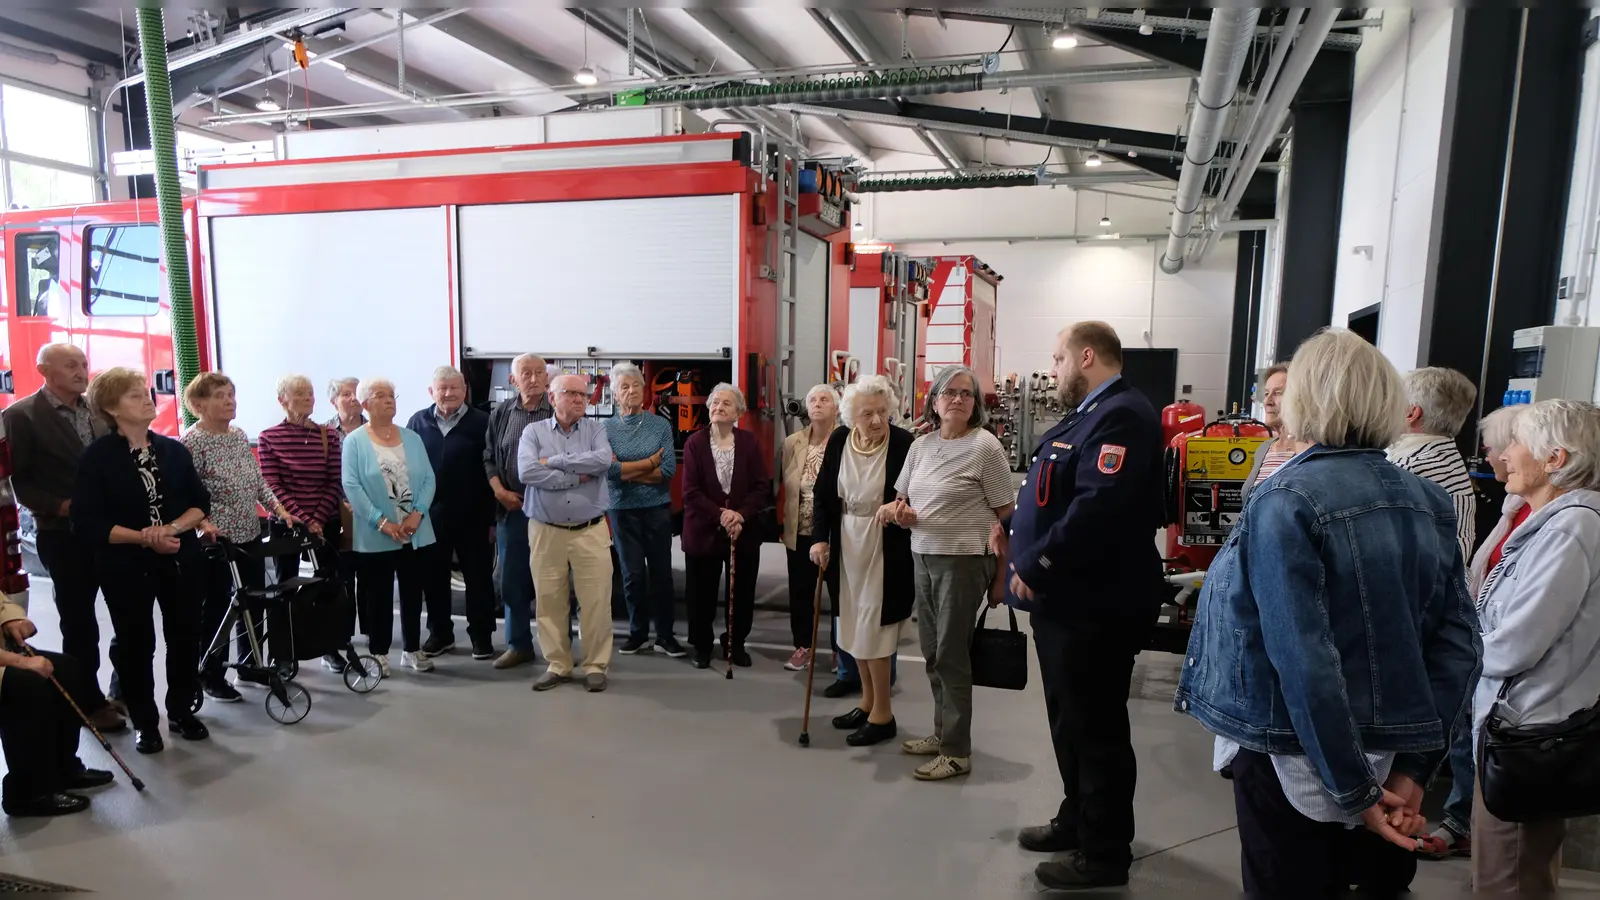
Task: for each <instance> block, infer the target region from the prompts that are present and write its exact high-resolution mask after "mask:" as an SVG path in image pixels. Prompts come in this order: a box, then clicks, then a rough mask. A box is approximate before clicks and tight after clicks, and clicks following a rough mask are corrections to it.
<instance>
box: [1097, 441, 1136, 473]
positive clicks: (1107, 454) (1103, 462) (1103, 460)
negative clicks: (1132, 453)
mask: <svg viewBox="0 0 1600 900" xmlns="http://www.w3.org/2000/svg"><path fill="white" fill-rule="evenodd" d="M1127 457H1128V448H1127V447H1124V446H1122V445H1120V444H1101V445H1100V453H1099V455H1098V457H1097V458H1098V459H1099V461H1100V471H1101V472H1102V473H1104V474H1106V475H1115V474H1117V473H1118V472H1120V471H1122V461H1123V460H1124V459H1126V458H1127Z"/></svg>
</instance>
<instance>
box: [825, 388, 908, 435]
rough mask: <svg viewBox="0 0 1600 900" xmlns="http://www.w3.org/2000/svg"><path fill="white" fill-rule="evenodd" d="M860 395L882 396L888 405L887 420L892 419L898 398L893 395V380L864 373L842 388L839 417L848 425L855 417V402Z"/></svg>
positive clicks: (898, 401)
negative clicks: (853, 382)
mask: <svg viewBox="0 0 1600 900" xmlns="http://www.w3.org/2000/svg"><path fill="white" fill-rule="evenodd" d="M862 397H882V398H884V401H885V402H887V403H888V405H889V421H891V422H892V421H894V415H895V411H896V410H897V409H899V406H900V398H898V397H896V396H895V392H894V382H892V381H890V380H889V376H887V375H865V376H862V377H861V378H859V379H857V380H856V383H855V384H852V385H850V386H849V387H847V388H845V389H844V399H843V400H841V401H840V402H839V419H840V421H842V422H844V424H845V425H846V426H847V427H848V426H850V425H852V424H854V423H853V420H854V419H855V417H856V403H857V401H859V400H860V399H861V398H862Z"/></svg>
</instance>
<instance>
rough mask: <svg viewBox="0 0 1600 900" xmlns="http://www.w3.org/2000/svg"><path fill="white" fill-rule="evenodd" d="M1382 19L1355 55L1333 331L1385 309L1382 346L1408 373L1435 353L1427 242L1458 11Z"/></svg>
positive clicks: (1394, 13)
mask: <svg viewBox="0 0 1600 900" xmlns="http://www.w3.org/2000/svg"><path fill="white" fill-rule="evenodd" d="M1383 20H1384V21H1383V27H1382V28H1377V29H1367V30H1366V31H1363V32H1362V45H1361V49H1360V50H1358V51H1357V52H1356V71H1355V95H1354V98H1353V102H1352V105H1351V114H1350V144H1349V149H1348V155H1347V157H1346V160H1345V176H1344V200H1343V206H1342V210H1341V218H1340V223H1339V263H1338V273H1337V276H1336V280H1335V283H1334V299H1333V318H1332V321H1331V324H1334V325H1344V324H1345V323H1346V322H1347V321H1348V318H1349V315H1350V313H1352V312H1356V311H1358V310H1361V309H1364V308H1366V307H1368V306H1371V305H1372V304H1374V303H1378V302H1380V301H1381V302H1382V303H1383V309H1382V312H1381V314H1380V316H1379V335H1378V347H1379V349H1381V350H1383V352H1384V354H1385V355H1386V356H1388V357H1389V360H1390V361H1391V362H1393V363H1394V364H1395V366H1397V367H1398V368H1400V369H1401V370H1406V369H1411V368H1415V367H1416V366H1417V364H1418V362H1419V361H1420V360H1421V359H1422V358H1423V357H1424V356H1425V354H1426V347H1425V344H1424V336H1423V334H1422V322H1423V321H1425V320H1426V319H1427V317H1428V310H1427V309H1426V308H1425V307H1426V303H1427V300H1426V298H1425V297H1424V289H1425V280H1426V278H1427V273H1428V272H1429V271H1430V269H1431V267H1432V264H1433V261H1432V260H1431V259H1430V258H1429V255H1428V243H1429V236H1430V234H1431V233H1432V231H1433V221H1432V219H1433V210H1434V187H1435V171H1436V169H1437V166H1438V162H1439V141H1440V137H1441V130H1442V127H1443V117H1444V103H1445V87H1446V82H1447V80H1448V72H1449V63H1450V38H1451V30H1452V27H1453V25H1454V23H1455V21H1456V13H1455V12H1454V11H1453V10H1448V9H1439V10H1432V9H1419V10H1405V9H1396V8H1391V9H1388V10H1385V11H1384V15H1383ZM1358 247H1370V248H1371V257H1370V258H1369V257H1368V256H1367V255H1366V254H1365V253H1361V252H1357V250H1356V248H1358Z"/></svg>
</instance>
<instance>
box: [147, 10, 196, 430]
mask: <svg viewBox="0 0 1600 900" xmlns="http://www.w3.org/2000/svg"><path fill="white" fill-rule="evenodd" d="M139 49H140V52H141V53H142V55H143V58H144V100H145V109H146V110H147V112H148V114H149V118H150V145H151V148H152V149H153V150H154V151H155V164H156V203H157V205H158V206H159V208H160V212H161V246H162V250H163V252H162V262H164V263H166V266H167V297H168V299H169V301H170V303H171V306H172V350H173V355H174V356H175V357H177V366H178V372H177V389H178V392H179V394H180V395H181V394H182V392H183V389H184V388H185V387H187V386H188V384H189V382H190V381H191V380H193V379H194V377H195V376H196V375H198V374H200V343H199V340H198V339H197V338H196V336H195V330H194V292H193V291H192V290H191V289H190V288H189V253H188V248H187V245H186V243H185V241H184V237H183V194H182V192H181V191H180V190H179V188H178V146H177V136H176V135H175V134H174V132H173V128H172V83H171V81H170V80H169V79H168V73H167V28H166V22H165V16H164V15H163V14H162V12H161V9H160V8H159V7H150V6H142V7H140V9H139ZM178 408H179V409H180V410H181V411H182V415H183V424H184V425H185V426H188V425H193V424H194V421H195V417H194V414H193V413H191V412H190V411H189V409H188V407H187V406H185V405H184V404H182V403H180V404H178Z"/></svg>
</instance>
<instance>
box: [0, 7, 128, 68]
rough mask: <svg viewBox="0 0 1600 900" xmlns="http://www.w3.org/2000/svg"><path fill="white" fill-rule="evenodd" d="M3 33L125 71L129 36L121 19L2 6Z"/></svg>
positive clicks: (82, 13)
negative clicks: (124, 51) (123, 52)
mask: <svg viewBox="0 0 1600 900" xmlns="http://www.w3.org/2000/svg"><path fill="white" fill-rule="evenodd" d="M0 34H9V35H11V36H12V37H17V38H21V39H22V40H25V41H28V42H30V43H34V44H38V45H39V46H41V47H49V48H50V49H52V50H59V51H61V52H62V53H70V54H71V55H73V56H76V57H79V58H80V59H84V60H87V61H89V62H92V63H97V64H99V65H102V66H105V67H106V68H108V69H110V70H112V71H114V72H119V73H120V72H121V71H122V46H123V44H124V43H125V42H126V36H125V35H124V34H123V31H122V29H121V28H120V27H119V26H118V25H117V23H115V22H113V21H111V20H109V19H102V18H100V17H99V16H93V15H90V14H88V13H86V12H83V11H81V10H80V11H77V12H75V13H63V12H57V11H55V10H53V9H20V8H16V7H13V6H11V5H9V4H8V5H7V6H6V8H5V9H4V10H0Z"/></svg>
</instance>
